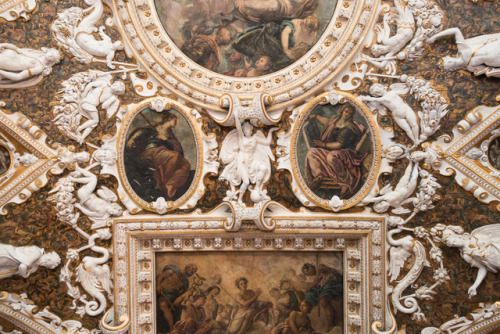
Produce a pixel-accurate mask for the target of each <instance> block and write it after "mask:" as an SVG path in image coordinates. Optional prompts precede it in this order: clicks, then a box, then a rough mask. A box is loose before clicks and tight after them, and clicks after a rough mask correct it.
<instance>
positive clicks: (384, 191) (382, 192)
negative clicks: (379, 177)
mask: <svg viewBox="0 0 500 334" xmlns="http://www.w3.org/2000/svg"><path fill="white" fill-rule="evenodd" d="M393 190H394V188H393V187H392V186H391V184H390V183H389V184H387V185H386V186H384V187H383V188H382V189H380V193H379V194H380V195H385V194H388V193H390V192H392V191H393Z"/></svg>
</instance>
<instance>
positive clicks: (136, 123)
mask: <svg viewBox="0 0 500 334" xmlns="http://www.w3.org/2000/svg"><path fill="white" fill-rule="evenodd" d="M124 166H125V173H126V175H127V179H128V182H129V184H130V186H131V187H132V189H133V190H134V192H135V193H136V194H137V195H138V196H139V197H140V198H141V199H142V200H144V201H146V202H154V201H156V200H157V199H158V198H160V197H163V198H164V199H165V200H166V201H175V200H177V199H179V198H180V197H182V196H183V195H184V194H186V192H187V191H188V190H189V188H190V186H191V184H192V182H193V179H194V176H195V174H196V168H197V150H196V140H195V138H194V135H193V129H192V128H191V125H190V124H189V122H188V121H187V120H186V118H185V117H184V116H183V114H182V113H180V112H179V111H177V110H175V109H169V110H164V111H163V112H161V113H158V112H156V111H152V110H150V109H149V108H146V109H144V110H142V111H141V112H139V113H138V114H137V115H136V116H135V117H134V119H133V120H132V121H131V123H130V126H129V128H128V130H127V133H126V139H125V154H124Z"/></svg>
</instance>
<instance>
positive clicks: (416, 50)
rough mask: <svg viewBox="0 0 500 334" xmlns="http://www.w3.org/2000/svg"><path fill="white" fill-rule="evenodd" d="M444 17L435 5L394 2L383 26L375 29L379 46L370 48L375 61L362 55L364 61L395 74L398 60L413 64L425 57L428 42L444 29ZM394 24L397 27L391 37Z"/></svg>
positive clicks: (404, 0)
mask: <svg viewBox="0 0 500 334" xmlns="http://www.w3.org/2000/svg"><path fill="white" fill-rule="evenodd" d="M391 12H392V13H393V14H391ZM443 17H444V14H443V12H442V11H441V10H440V9H439V8H438V7H437V6H436V5H435V4H434V2H433V1H430V0H394V7H393V8H392V9H391V11H389V12H386V13H385V14H384V18H383V23H382V26H381V25H376V26H375V31H376V33H377V43H376V44H373V45H372V47H371V53H372V54H373V55H374V56H375V58H374V57H370V56H368V55H363V56H362V60H366V61H367V62H369V63H371V64H372V65H374V66H376V67H379V68H385V70H386V72H387V73H388V74H392V75H393V74H395V73H396V63H395V61H396V60H407V59H409V60H414V59H416V58H418V57H420V56H421V55H422V53H423V50H424V47H425V42H426V40H427V39H428V38H429V37H430V36H432V35H434V34H436V33H437V32H438V31H440V30H441V29H442V28H443V25H442V19H443ZM391 22H394V23H395V24H396V34H394V35H392V36H391V31H392V29H391Z"/></svg>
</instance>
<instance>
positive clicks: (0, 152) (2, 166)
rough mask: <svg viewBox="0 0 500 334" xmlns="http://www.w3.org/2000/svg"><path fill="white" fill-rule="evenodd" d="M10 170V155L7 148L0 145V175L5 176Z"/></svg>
mask: <svg viewBox="0 0 500 334" xmlns="http://www.w3.org/2000/svg"><path fill="white" fill-rule="evenodd" d="M9 168H10V154H9V151H8V150H7V148H6V147H5V146H3V145H0V175H3V174H5V173H6V172H7V171H8V170H9Z"/></svg>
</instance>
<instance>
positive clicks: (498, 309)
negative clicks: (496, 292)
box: [421, 302, 500, 334]
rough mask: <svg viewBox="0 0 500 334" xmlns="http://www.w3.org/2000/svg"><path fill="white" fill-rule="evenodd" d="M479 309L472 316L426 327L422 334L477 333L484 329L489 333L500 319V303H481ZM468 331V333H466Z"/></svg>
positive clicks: (456, 317)
mask: <svg viewBox="0 0 500 334" xmlns="http://www.w3.org/2000/svg"><path fill="white" fill-rule="evenodd" d="M479 307H480V308H479V309H477V310H474V311H473V312H472V313H471V314H470V315H468V316H463V317H458V316H455V318H454V319H452V320H449V321H447V322H445V323H444V324H442V325H441V326H439V328H436V327H426V328H424V329H423V330H422V332H421V334H458V333H467V334H469V333H477V332H478V330H480V329H482V328H488V330H487V331H488V332H490V330H492V329H494V328H498V325H497V326H495V327H490V325H491V323H493V322H494V323H498V320H499V319H500V302H496V303H493V304H489V303H488V304H483V303H479ZM466 330H467V331H466Z"/></svg>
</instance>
